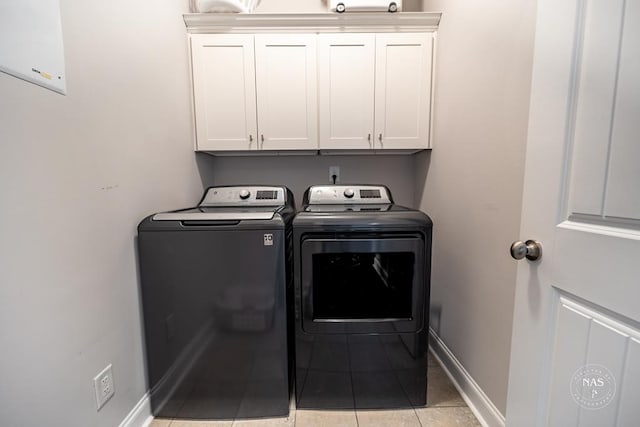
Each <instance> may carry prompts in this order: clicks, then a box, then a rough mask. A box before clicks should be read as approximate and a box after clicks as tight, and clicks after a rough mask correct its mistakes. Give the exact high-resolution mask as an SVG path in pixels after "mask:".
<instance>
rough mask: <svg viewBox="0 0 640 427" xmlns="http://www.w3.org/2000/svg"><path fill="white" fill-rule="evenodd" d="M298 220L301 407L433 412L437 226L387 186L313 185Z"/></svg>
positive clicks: (296, 285)
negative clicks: (430, 376) (430, 378)
mask: <svg viewBox="0 0 640 427" xmlns="http://www.w3.org/2000/svg"><path fill="white" fill-rule="evenodd" d="M303 203H304V205H303V208H302V210H301V211H300V212H298V214H297V215H296V217H295V219H294V221H293V230H294V231H293V234H294V238H293V240H294V290H295V357H296V403H297V407H298V408H320V409H353V408H355V409H389V408H404V407H413V406H423V405H425V404H426V389H427V348H428V319H429V316H428V313H429V288H430V286H429V283H430V282H429V278H430V259H431V230H432V222H431V220H430V218H429V217H428V216H427V215H426V214H424V213H422V212H420V211H418V210H414V209H408V208H405V207H402V206H398V205H395V204H394V203H393V199H392V197H391V194H390V192H389V190H388V189H387V188H386V187H385V186H374V185H352V186H345V185H326V186H313V187H310V188H309V189H308V190H307V191H306V192H305V195H304V202H303Z"/></svg>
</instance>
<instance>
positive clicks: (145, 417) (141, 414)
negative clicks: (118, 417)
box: [120, 393, 153, 427]
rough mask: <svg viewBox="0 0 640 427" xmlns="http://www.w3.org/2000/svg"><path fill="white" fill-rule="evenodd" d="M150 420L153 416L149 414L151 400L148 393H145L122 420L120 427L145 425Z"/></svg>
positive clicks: (142, 426) (145, 426)
mask: <svg viewBox="0 0 640 427" xmlns="http://www.w3.org/2000/svg"><path fill="white" fill-rule="evenodd" d="M151 420H153V416H151V400H149V393H145V394H144V396H142V399H140V401H139V402H138V403H137V404H136V406H134V407H133V409H132V410H131V412H129V414H128V415H127V416H126V417H125V418H124V420H122V422H121V423H120V427H147V426H148V425H149V424H151Z"/></svg>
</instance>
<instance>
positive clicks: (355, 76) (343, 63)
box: [318, 34, 375, 149]
mask: <svg viewBox="0 0 640 427" xmlns="http://www.w3.org/2000/svg"><path fill="white" fill-rule="evenodd" d="M318 71H319V75H318V98H319V110H320V111H319V113H320V116H319V117H320V123H319V127H320V148H334V149H371V148H373V145H372V138H373V135H372V133H373V130H374V129H373V102H374V92H373V91H374V71H375V35H374V34H320V35H319V36H318Z"/></svg>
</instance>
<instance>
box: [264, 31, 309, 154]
mask: <svg viewBox="0 0 640 427" xmlns="http://www.w3.org/2000/svg"><path fill="white" fill-rule="evenodd" d="M255 44H256V86H257V101H258V128H259V129H260V141H259V144H260V148H261V149H264V150H296V149H317V147H318V141H317V129H318V127H317V126H318V124H317V87H316V35H315V34H287V35H280V34H258V35H256V36H255Z"/></svg>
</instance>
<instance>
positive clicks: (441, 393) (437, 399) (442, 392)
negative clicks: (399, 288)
mask: <svg viewBox="0 0 640 427" xmlns="http://www.w3.org/2000/svg"><path fill="white" fill-rule="evenodd" d="M466 405H467V404H466V403H465V401H464V400H463V399H462V396H460V393H458V390H456V388H455V387H454V386H453V383H452V382H451V380H450V379H449V377H448V376H447V374H446V373H445V372H444V370H443V369H442V368H441V367H440V366H429V367H428V372H427V406H428V407H431V406H466Z"/></svg>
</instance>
